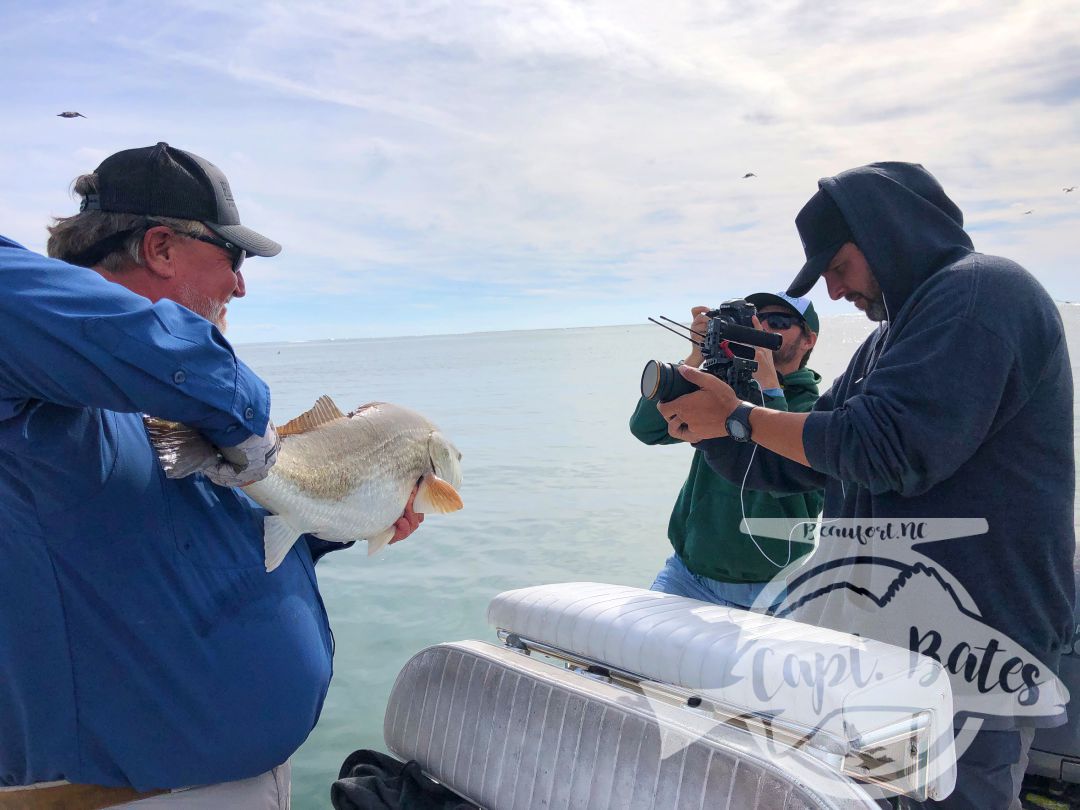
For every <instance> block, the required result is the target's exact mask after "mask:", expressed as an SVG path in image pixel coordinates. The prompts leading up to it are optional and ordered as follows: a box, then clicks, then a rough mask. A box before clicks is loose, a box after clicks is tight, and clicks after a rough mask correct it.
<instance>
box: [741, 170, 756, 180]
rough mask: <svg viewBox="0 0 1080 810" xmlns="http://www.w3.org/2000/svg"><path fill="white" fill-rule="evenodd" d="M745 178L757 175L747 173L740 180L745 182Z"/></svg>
mask: <svg viewBox="0 0 1080 810" xmlns="http://www.w3.org/2000/svg"><path fill="white" fill-rule="evenodd" d="M747 177H757V175H756V174H754V173H753V172H747V173H746V174H744V175H743V176H742V179H743V180H745V179H746V178H747Z"/></svg>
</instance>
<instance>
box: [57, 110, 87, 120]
mask: <svg viewBox="0 0 1080 810" xmlns="http://www.w3.org/2000/svg"><path fill="white" fill-rule="evenodd" d="M56 117H57V118H86V116H85V115H83V114H82V113H81V112H72V111H71V110H65V111H64V112H62V113H57V114H56Z"/></svg>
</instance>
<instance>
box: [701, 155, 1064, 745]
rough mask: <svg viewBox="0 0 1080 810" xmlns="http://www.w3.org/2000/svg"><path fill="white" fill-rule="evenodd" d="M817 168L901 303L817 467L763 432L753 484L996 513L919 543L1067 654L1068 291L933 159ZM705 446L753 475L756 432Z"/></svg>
mask: <svg viewBox="0 0 1080 810" xmlns="http://www.w3.org/2000/svg"><path fill="white" fill-rule="evenodd" d="M819 186H820V188H821V189H823V190H824V191H825V192H826V193H827V194H829V195H830V197H831V198H832V200H833V201H834V202H835V203H836V204H837V206H838V207H839V208H840V211H841V213H842V214H843V215H844V218H845V219H846V221H847V223H848V226H849V227H850V229H851V233H852V235H853V237H854V242H855V243H856V245H857V246H858V247H859V248H860V249H861V250H862V252H863V253H864V254H865V256H866V259H867V261H868V263H869V265H870V268H871V269H872V271H873V273H874V276H875V278H876V279H877V281H878V283H879V284H880V285H881V289H882V292H883V294H884V298H885V304H886V306H887V308H888V312H889V316H890V321H889V322H888V323H885V324H882V328H880V329H879V330H877V331H876V332H874V333H873V334H872V335H871V336H870V337H869V338H867V340H866V341H865V342H864V343H863V344H862V345H861V346H860V347H859V349H858V350H857V351H856V352H855V355H854V357H853V358H852V359H851V362H850V363H849V365H848V367H847V370H846V371H845V372H844V373H843V374H842V375H841V376H840V377H838V378H837V379H836V380H835V381H834V383H833V385H832V387H831V388H830V389H829V390H828V391H827V392H826V393H825V394H823V395H822V396H821V398H820V399H819V400H818V402H817V404H816V405H815V407H814V410H813V411H811V413H810V415H809V416H808V417H807V421H806V424H805V427H804V428H803V445H804V448H805V451H806V456H807V459H808V460H809V462H810V465H811V466H810V468H807V467H805V466H803V465H801V464H798V463H796V462H793V461H789V460H787V459H784V458H782V457H780V456H778V455H776V454H773V453H770V452H768V451H765V450H764V448H758V452H757V455H756V458H755V459H754V462H753V464H752V467H751V470H750V479H749V480H748V485H749V486H752V487H754V488H763V489H768V490H770V491H773V492H797V491H806V490H811V489H817V488H820V487H823V486H824V487H825V505H824V509H823V512H822V519H823V521H827V520H828V519H830V518H836V517H839V518H855V519H858V520H867V519H870V520H875V521H877V520H882V519H884V520H897V521H902V520H904V519H905V518H906V519H912V520H914V519H920V520H921V519H925V518H929V519H936V518H985V519H986V522H987V527H988V531H987V533H986V534H981V535H978V536H975V537H960V538H955V539H950V540H939V541H936V542H928V543H924V544H921V545H915V546H914V547H913V548H914V550H915V551H917V552H919V553H921V554H923V555H925V556H926V557H928V558H930V559H931V560H933V561H934V562H935V563H937V564H938V565H940V566H941V567H943V568H945V569H946V570H947V571H949V572H950V573H951V574H952V575H953V576H955V577H956V578H957V579H958V580H959V581H960V583H961V584H962V585H963V586H964V587H965V588H966V589H967V591H968V593H969V594H970V595H971V596H972V597H973V598H974V601H975V602H976V604H977V606H978V609H979V613H980V614H981V616H982V621H983V622H984V623H985V624H986V625H989V626H990V627H992V628H994V629H995V630H996V631H998V632H1000V633H1002V634H1005V635H1006V636H1008V638H1010V639H1012V640H1014V641H1016V642H1018V643H1020V644H1022V645H1023V646H1024V647H1026V648H1027V650H1028V651H1030V652H1031V653H1032V654H1033V655H1034V656H1035V657H1037V658H1038V659H1039V660H1040V661H1041V662H1042V663H1043V664H1044V665H1045V667H1046V668H1047V669H1049V670H1051V671H1054V672H1056V670H1057V666H1058V663H1059V658H1060V656H1061V653H1062V650H1063V648H1064V647H1065V645H1066V643H1067V642H1068V641H1069V639H1070V638H1071V636H1072V618H1071V617H1072V605H1073V598H1074V597H1073V568H1072V560H1073V552H1074V536H1073V493H1074V488H1075V473H1074V459H1073V388H1072V373H1071V368H1070V364H1069V357H1068V350H1067V347H1066V344H1065V335H1064V330H1063V327H1062V323H1061V318H1060V315H1059V313H1058V311H1057V307H1056V306H1055V304H1054V302H1053V300H1052V299H1051V298H1050V296H1049V295H1048V294H1047V293H1046V291H1045V290H1044V289H1043V288H1042V286H1041V285H1040V284H1039V283H1038V282H1037V281H1036V280H1035V279H1034V277H1032V275H1031V274H1030V273H1028V272H1027V271H1026V270H1024V269H1023V268H1022V267H1020V266H1019V265H1017V264H1015V263H1014V262H1011V261H1009V260H1007V259H1003V258H999V257H995V256H986V255H983V254H980V253H977V252H975V251H974V249H973V246H972V243H971V240H970V239H969V237H968V235H967V234H966V233H965V232H964V230H963V215H962V214H961V212H960V210H959V208H957V207H956V205H955V204H954V203H953V202H952V201H951V200H950V199H949V198H948V197H947V196H946V195H945V192H944V191H943V190H942V188H941V186H940V185H939V184H938V182H937V181H936V180H935V179H934V178H933V176H932V175H930V174H929V172H927V171H926V170H925V169H923V168H922V167H921V166H918V165H915V164H910V163H877V164H872V165H869V166H864V167H861V168H858V169H853V170H851V171H848V172H844V173H842V174H839V175H837V176H835V177H830V178H825V179H823V180H822V181H820V184H819ZM698 446H699V447H700V448H701V449H702V450H704V451H705V454H706V458H707V460H708V462H709V464H710V465H711V466H712V467H713V468H714V469H715V470H717V472H719V473H720V474H721V475H723V476H725V477H727V478H729V480H734V479H735V478H736V477H738V478H739V479H741V478H742V476H743V474H744V473H745V471H746V467H747V464H748V459H749V450H748V448H746V447H745V446H737V445H736V444H735V443H734V442H732V441H731V440H730V439H714V440H710V441H707V442H703V443H701V444H700V445H698ZM999 663H1000V662H999ZM1046 674H1048V673H1045V672H1044V673H1043V676H1045V675H1046ZM1060 721H1061V718H1060V717H1057V718H1037V719H1035V720H1032V719H1030V718H1029V719H1027V720H1016V721H1015V722H1016V724H1021V723H1024V724H1027V723H1033V724H1035V725H1044V724H1045V725H1052V724H1054V723H1056V722H1060ZM1011 724H1012V720H1009V719H1007V720H1006V721H1005V722H1004V723H1003V724H1002V725H1006V726H1007V725H1011Z"/></svg>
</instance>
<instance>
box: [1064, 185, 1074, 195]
mask: <svg viewBox="0 0 1080 810" xmlns="http://www.w3.org/2000/svg"><path fill="white" fill-rule="evenodd" d="M1062 191H1064V192H1065V193H1066V194H1068V193H1069V192H1070V191H1076V186H1069V187H1068V188H1063V189H1062Z"/></svg>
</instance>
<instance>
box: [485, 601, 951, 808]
mask: <svg viewBox="0 0 1080 810" xmlns="http://www.w3.org/2000/svg"><path fill="white" fill-rule="evenodd" d="M488 623H489V624H491V625H492V626H494V627H497V628H500V629H503V630H507V631H510V632H513V633H516V634H518V635H520V636H523V637H525V638H528V639H531V640H533V641H538V642H541V643H544V644H547V645H550V646H552V647H557V648H559V649H561V650H565V651H567V652H571V653H574V654H576V655H579V656H582V657H584V658H587V659H590V660H593V661H598V662H602V663H603V664H605V665H607V666H609V667H615V668H618V669H621V670H624V671H627V672H631V673H634V674H637V675H640V676H643V677H645V678H647V679H649V680H653V681H659V682H661V683H668V684H674V685H676V686H680V687H684V688H686V689H690V690H693V691H695V692H697V693H699V694H701V695H702V696H703V697H707V698H709V699H711V700H715V701H717V702H720V703H723V704H725V705H727V706H730V707H733V708H736V709H741V710H743V711H746V712H751V713H757V714H767V715H772V716H776V717H779V718H783V719H784V720H786V721H788V722H791V723H794V724H796V725H799V726H803V727H805V728H807V729H811V730H814V731H815V732H816V733H817V736H818V738H820V739H825V740H828V739H833V740H837V741H839V742H840V743H841V744H847V743H851V742H853V741H858V740H859V739H860V738H862V737H864V736H872V735H873V733H874V732H875V731H876V730H880V729H883V728H887V727H890V726H891V725H893V724H895V723H901V722H904V721H905V720H907V719H910V718H911V717H912V716H913V715H916V714H921V715H923V716H924V717H926V718H929V723H930V726H931V728H930V730H929V732H928V733H929V735H930V737H929V739H931V740H932V741H933V742H932V746H933V748H932V751H931V756H930V757H929V767H928V771H929V772H928V780H927V781H928V782H929V783H930V785H931V788H930V790H931V792H930V795H931V796H932V797H933V796H937V797H943V796H945V795H947V794H948V793H949V792H950V791H951V790H952V788H953V785H954V784H955V754H954V751H953V735H952V721H953V708H952V691H951V687H950V685H949V679H948V677H947V674H946V672H945V670H944V668H943V667H942V666H941V665H940V664H939V663H938V662H936V661H934V660H933V659H931V658H928V657H926V656H923V655H919V654H917V653H913V652H911V651H909V650H906V649H903V648H900V647H896V646H894V645H891V644H885V643H882V642H878V641H874V640H870V639H863V638H860V637H858V636H853V635H849V634H847V633H841V632H837V631H835V630H831V629H828V628H822V627H815V626H812V625H807V624H803V623H801V622H795V621H791V620H789V619H779V618H775V617H772V616H766V615H763V614H759V613H753V612H750V611H746V610H740V609H736V608H727V607H719V606H717V605H710V604H706V603H704V602H699V601H697V600H694V599H686V598H684V597H680V596H672V595H670V594H664V593H658V592H656V591H648V590H643V589H641V588H631V587H627V586H622V585H609V584H604V583H594V582H570V583H561V584H554V585H539V586H535V587H531V588H521V589H519V590H514V591H507V592H505V593H501V594H499V595H498V596H496V597H495V598H494V599H493V600H492V601H491V603H490V605H489V607H488ZM849 748H850V746H849Z"/></svg>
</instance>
